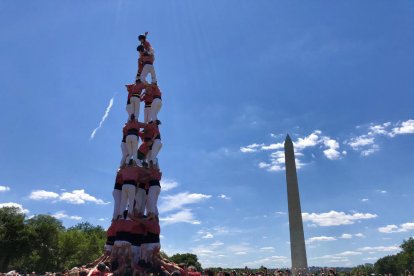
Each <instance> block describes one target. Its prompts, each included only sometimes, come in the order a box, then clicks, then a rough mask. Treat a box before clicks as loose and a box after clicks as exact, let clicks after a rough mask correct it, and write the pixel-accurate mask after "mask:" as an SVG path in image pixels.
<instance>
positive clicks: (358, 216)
mask: <svg viewBox="0 0 414 276" xmlns="http://www.w3.org/2000/svg"><path fill="white" fill-rule="evenodd" d="M376 217H377V215H376V214H370V213H365V214H364V213H353V214H346V213H344V212H337V211H333V210H332V211H330V212H328V213H320V214H317V213H303V214H302V218H303V221H311V222H313V223H314V224H316V225H319V226H337V225H347V224H354V223H355V221H358V220H362V219H372V218H376Z"/></svg>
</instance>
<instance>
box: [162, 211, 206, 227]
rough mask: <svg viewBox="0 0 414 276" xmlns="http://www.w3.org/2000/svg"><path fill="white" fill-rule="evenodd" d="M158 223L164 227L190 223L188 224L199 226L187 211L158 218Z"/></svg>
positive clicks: (197, 221) (198, 222)
mask: <svg viewBox="0 0 414 276" xmlns="http://www.w3.org/2000/svg"><path fill="white" fill-rule="evenodd" d="M160 221H161V222H162V223H163V224H164V225H169V224H175V223H183V222H184V223H190V224H200V223H201V222H200V221H199V220H196V219H195V218H194V214H193V213H192V211H191V210H189V209H183V210H181V211H179V212H177V213H175V214H171V215H168V216H166V217H162V218H160Z"/></svg>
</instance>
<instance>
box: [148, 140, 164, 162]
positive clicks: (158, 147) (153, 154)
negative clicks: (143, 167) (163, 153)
mask: <svg viewBox="0 0 414 276" xmlns="http://www.w3.org/2000/svg"><path fill="white" fill-rule="evenodd" d="M161 148H162V142H161V139H155V140H154V142H153V143H152V150H151V155H150V161H152V164H153V165H156V164H157V160H158V159H157V156H158V153H159V152H160V150H161Z"/></svg>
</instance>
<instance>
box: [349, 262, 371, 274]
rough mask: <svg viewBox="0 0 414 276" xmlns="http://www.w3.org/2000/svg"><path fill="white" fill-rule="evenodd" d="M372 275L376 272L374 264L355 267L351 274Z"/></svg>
mask: <svg viewBox="0 0 414 276" xmlns="http://www.w3.org/2000/svg"><path fill="white" fill-rule="evenodd" d="M358 273H359V274H360V275H361V274H362V275H370V274H372V273H374V265H373V264H363V265H358V266H356V267H354V268H353V269H352V271H351V275H357V274H358Z"/></svg>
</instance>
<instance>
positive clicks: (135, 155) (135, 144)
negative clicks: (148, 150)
mask: <svg viewBox="0 0 414 276" xmlns="http://www.w3.org/2000/svg"><path fill="white" fill-rule="evenodd" d="M132 150H133V151H132V152H133V156H132V159H133V160H135V161H137V160H138V136H136V135H134V139H132Z"/></svg>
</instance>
